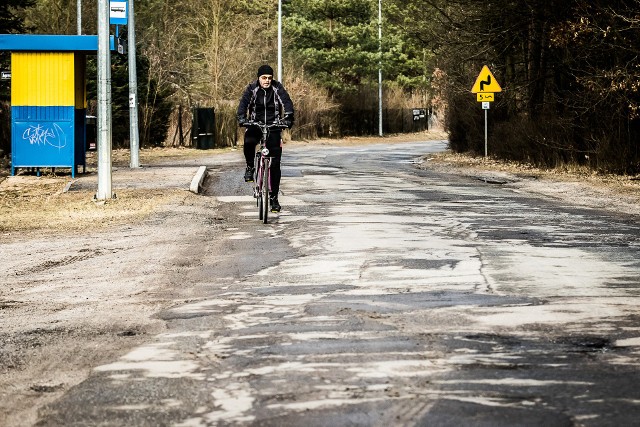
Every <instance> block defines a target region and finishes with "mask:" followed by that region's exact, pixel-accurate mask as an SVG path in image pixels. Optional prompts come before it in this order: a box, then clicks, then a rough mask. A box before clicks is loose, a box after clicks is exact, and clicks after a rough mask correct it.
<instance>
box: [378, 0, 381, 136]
mask: <svg viewBox="0 0 640 427" xmlns="http://www.w3.org/2000/svg"><path fill="white" fill-rule="evenodd" d="M378 51H379V52H378V53H379V58H380V62H379V63H378V65H379V67H378V135H380V136H382V0H378Z"/></svg>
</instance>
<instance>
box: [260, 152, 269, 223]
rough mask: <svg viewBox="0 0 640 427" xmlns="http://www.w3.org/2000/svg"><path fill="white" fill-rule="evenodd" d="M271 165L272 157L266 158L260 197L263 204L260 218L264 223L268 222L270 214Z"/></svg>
mask: <svg viewBox="0 0 640 427" xmlns="http://www.w3.org/2000/svg"><path fill="white" fill-rule="evenodd" d="M270 166H271V159H268V158H267V159H265V162H264V168H263V169H262V194H260V196H261V197H260V199H261V200H262V206H261V207H260V208H261V209H260V219H261V220H262V222H263V223H264V224H266V223H267V218H268V216H269V184H270V183H269V167H270Z"/></svg>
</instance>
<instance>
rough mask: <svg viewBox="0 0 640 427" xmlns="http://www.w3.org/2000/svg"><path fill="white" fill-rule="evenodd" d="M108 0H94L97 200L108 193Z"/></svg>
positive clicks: (109, 167) (106, 196) (109, 138)
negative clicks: (96, 97)
mask: <svg viewBox="0 0 640 427" xmlns="http://www.w3.org/2000/svg"><path fill="white" fill-rule="evenodd" d="M109 47H110V46H109V1H108V0H98V192H97V193H96V199H97V200H106V199H110V198H111V197H112V191H111V51H110V49H109Z"/></svg>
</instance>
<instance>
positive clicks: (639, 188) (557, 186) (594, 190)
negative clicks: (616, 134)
mask: <svg viewBox="0 0 640 427" xmlns="http://www.w3.org/2000/svg"><path fill="white" fill-rule="evenodd" d="M420 167H421V168H429V169H432V170H437V171H440V172H444V173H453V174H458V175H464V176H468V177H471V178H475V179H479V180H483V181H486V182H489V183H493V184H497V185H505V186H508V187H510V188H514V189H516V190H517V191H521V192H526V193H534V194H540V195H543V196H546V197H550V198H554V199H557V200H562V201H564V202H565V203H567V204H571V205H576V206H582V207H588V208H594V209H601V210H607V211H611V212H614V213H624V214H629V215H640V176H620V175H610V174H598V173H594V172H591V171H588V170H586V169H580V168H563V169H540V168H536V167H533V166H531V165H526V164H520V163H515V162H505V161H498V160H495V159H491V158H484V157H473V156H469V155H466V154H456V153H452V152H444V153H438V154H432V155H429V156H426V157H425V158H424V163H422V164H421V165H420Z"/></svg>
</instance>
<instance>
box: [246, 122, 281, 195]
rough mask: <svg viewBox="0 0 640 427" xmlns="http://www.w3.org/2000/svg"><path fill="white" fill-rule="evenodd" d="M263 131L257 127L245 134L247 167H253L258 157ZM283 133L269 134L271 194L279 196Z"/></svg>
mask: <svg viewBox="0 0 640 427" xmlns="http://www.w3.org/2000/svg"><path fill="white" fill-rule="evenodd" d="M261 138H262V131H261V130H260V129H259V128H256V127H250V128H248V129H247V131H246V133H245V134H244V158H245V160H246V161H247V166H251V167H253V159H254V158H255V155H256V146H257V145H258V144H259V143H260V139H261ZM281 141H282V131H279V130H276V131H270V132H269V133H268V134H267V148H268V149H269V157H271V194H272V195H274V196H277V195H278V191H280V177H281V176H282V172H281V171H280V160H281V159H282V146H281Z"/></svg>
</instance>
